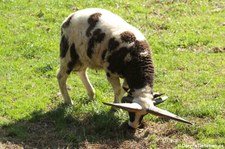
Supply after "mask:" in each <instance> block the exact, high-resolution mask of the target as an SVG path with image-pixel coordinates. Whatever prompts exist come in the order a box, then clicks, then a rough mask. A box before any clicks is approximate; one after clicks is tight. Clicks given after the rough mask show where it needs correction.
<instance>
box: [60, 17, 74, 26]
mask: <svg viewBox="0 0 225 149" xmlns="http://www.w3.org/2000/svg"><path fill="white" fill-rule="evenodd" d="M72 17H73V15H71V16H70V17H69V18H68V19H67V20H66V21H65V22H64V23H63V25H62V27H63V28H67V27H68V26H69V25H70V20H71V19H72Z"/></svg>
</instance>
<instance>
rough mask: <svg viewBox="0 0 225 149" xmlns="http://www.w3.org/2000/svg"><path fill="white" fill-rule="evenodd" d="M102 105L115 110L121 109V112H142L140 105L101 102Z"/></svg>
mask: <svg viewBox="0 0 225 149" xmlns="http://www.w3.org/2000/svg"><path fill="white" fill-rule="evenodd" d="M103 104H105V105H108V106H113V107H116V108H121V109H123V110H126V111H129V112H137V111H142V110H143V109H142V107H141V105H139V104H138V103H108V102H103Z"/></svg>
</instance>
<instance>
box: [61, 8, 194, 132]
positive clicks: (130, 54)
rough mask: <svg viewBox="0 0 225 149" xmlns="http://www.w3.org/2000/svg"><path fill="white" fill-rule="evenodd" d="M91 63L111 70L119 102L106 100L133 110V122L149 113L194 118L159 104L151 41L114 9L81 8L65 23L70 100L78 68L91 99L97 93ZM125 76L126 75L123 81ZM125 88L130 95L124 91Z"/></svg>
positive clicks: (64, 74) (63, 78) (64, 63)
mask: <svg viewBox="0 0 225 149" xmlns="http://www.w3.org/2000/svg"><path fill="white" fill-rule="evenodd" d="M88 68H90V69H96V70H97V69H103V70H104V71H105V73H106V77H107V80H108V81H109V83H110V84H111V86H112V88H113V91H114V103H107V102H104V104H106V105H109V106H112V107H115V108H121V109H124V110H127V111H128V112H129V117H130V119H129V121H128V125H129V126H130V127H132V128H138V127H140V126H141V122H142V119H143V117H144V116H145V115H146V114H148V113H151V114H154V115H157V116H162V117H166V118H170V119H174V120H177V121H181V122H184V123H188V124H191V123H190V122H188V121H186V120H184V119H182V118H181V117H178V116H176V115H175V114H172V113H170V112H168V111H166V110H162V109H160V108H157V107H156V106H155V104H157V103H155V101H154V96H155V95H154V94H153V80H154V66H153V61H152V51H151V49H150V46H149V44H148V43H147V40H146V39H145V37H144V35H143V34H142V33H141V32H140V31H139V30H138V29H137V28H135V27H133V26H132V25H130V24H129V23H127V22H126V21H124V20H123V19H122V18H121V17H119V16H118V15H116V14H114V13H112V12H110V11H108V10H104V9H99V8H87V9H83V10H79V11H76V12H74V13H72V14H70V15H69V16H68V17H67V18H66V19H65V20H64V22H63V24H62V26H61V41H60V68H59V71H58V74H57V79H58V83H59V88H60V91H61V94H62V96H63V98H64V102H65V103H66V104H70V105H71V104H73V102H72V100H71V99H70V96H69V94H68V91H67V87H66V81H67V78H68V76H69V75H70V73H71V72H72V71H75V72H77V73H78V75H79V77H80V79H81V81H82V83H83V84H84V86H85V88H86V90H87V94H88V98H89V100H93V99H94V98H95V91H94V88H93V86H92V85H91V83H90V81H89V79H88V76H87V69H88ZM120 78H122V79H124V82H123V84H122V87H121V84H120ZM125 90H126V92H127V93H128V96H124V97H123V95H124V93H125ZM156 96H157V94H156ZM120 99H122V103H120ZM160 102H162V100H161V101H160Z"/></svg>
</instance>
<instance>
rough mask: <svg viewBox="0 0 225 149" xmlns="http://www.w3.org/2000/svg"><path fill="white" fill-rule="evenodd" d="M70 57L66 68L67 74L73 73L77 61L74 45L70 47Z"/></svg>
mask: <svg viewBox="0 0 225 149" xmlns="http://www.w3.org/2000/svg"><path fill="white" fill-rule="evenodd" d="M70 56H71V61H70V62H69V63H68V65H67V67H68V69H67V74H70V73H71V71H73V69H74V66H75V65H76V63H77V62H78V61H79V55H78V54H77V52H76V47H75V44H74V43H73V44H72V45H71V47H70Z"/></svg>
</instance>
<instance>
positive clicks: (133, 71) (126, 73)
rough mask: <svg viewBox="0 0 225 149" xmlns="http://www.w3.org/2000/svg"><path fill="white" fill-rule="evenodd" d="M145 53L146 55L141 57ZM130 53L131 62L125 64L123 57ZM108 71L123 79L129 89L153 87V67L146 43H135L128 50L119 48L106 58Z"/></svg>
mask: <svg viewBox="0 0 225 149" xmlns="http://www.w3.org/2000/svg"><path fill="white" fill-rule="evenodd" d="M142 52H146V53H147V55H146V54H145V55H142V54H141V53H142ZM128 53H130V55H131V60H130V61H129V62H125V61H124V58H125V56H126V55H127V54H128ZM108 62H109V66H108V69H109V70H110V71H111V72H112V73H118V74H119V75H121V76H122V77H124V78H125V80H126V81H127V84H128V86H129V88H130V89H140V88H142V87H144V86H145V85H149V86H150V87H153V79H154V67H153V63H152V59H151V55H150V48H149V46H148V44H147V45H146V42H145V41H143V42H141V41H135V44H134V45H133V46H131V47H130V48H126V47H123V48H120V49H119V50H117V51H115V52H113V53H112V54H111V55H110V56H109V57H108Z"/></svg>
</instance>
